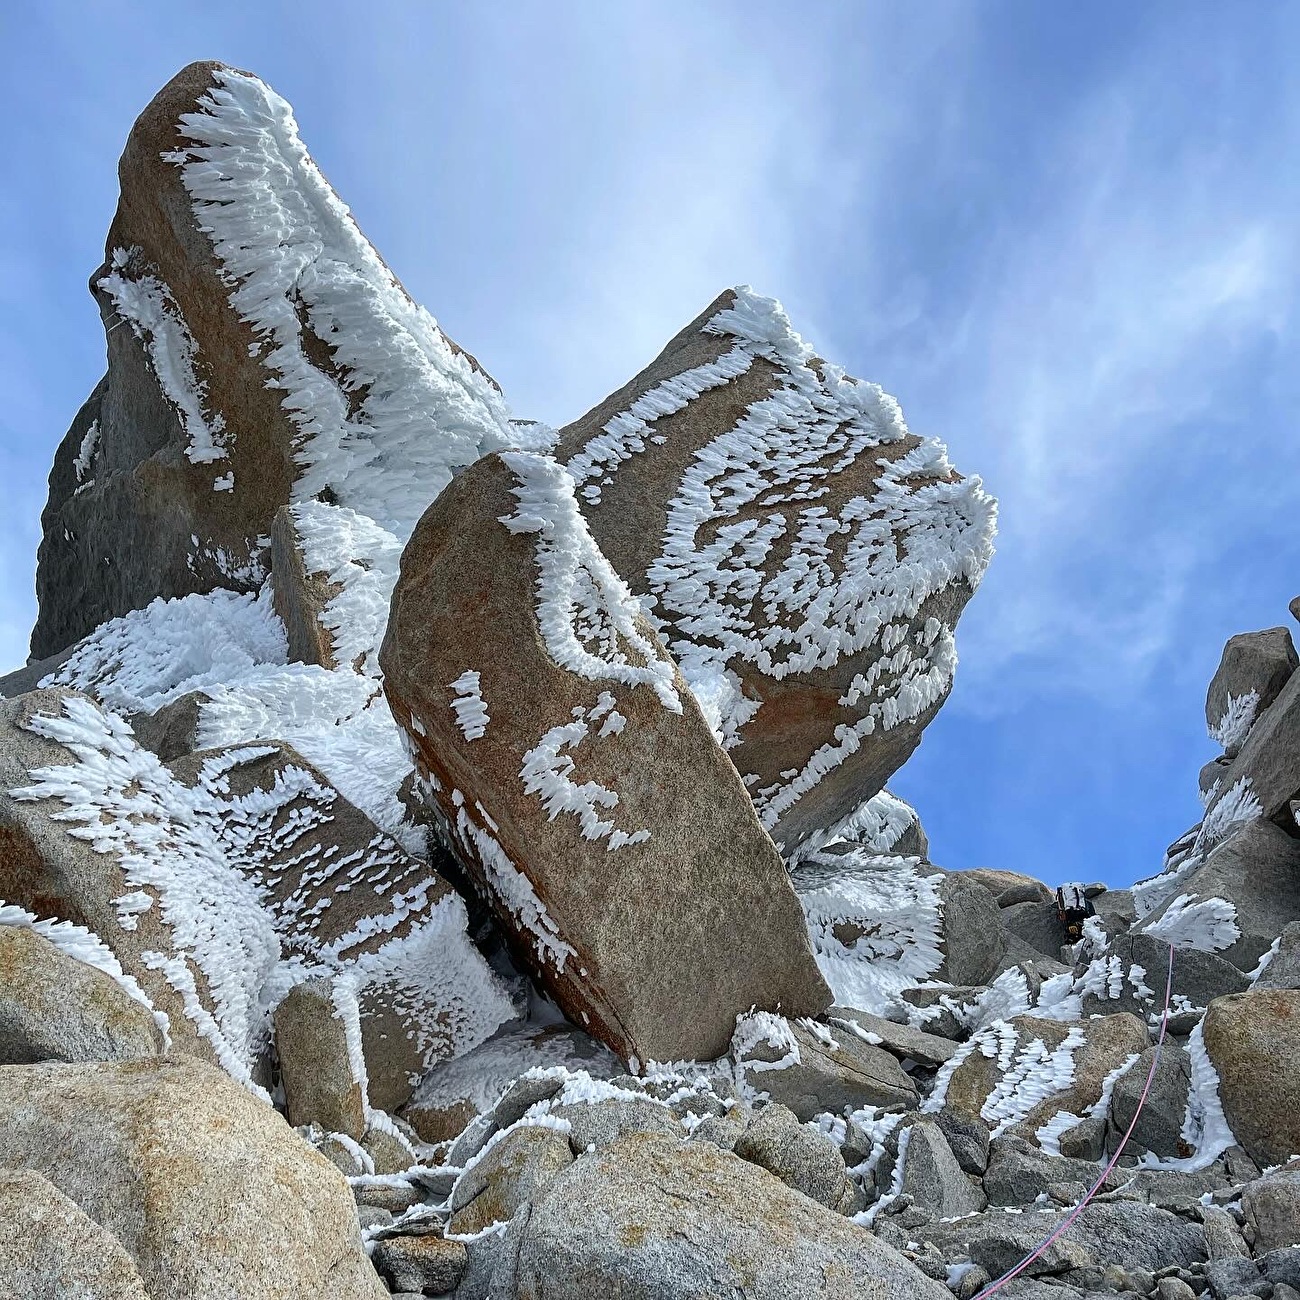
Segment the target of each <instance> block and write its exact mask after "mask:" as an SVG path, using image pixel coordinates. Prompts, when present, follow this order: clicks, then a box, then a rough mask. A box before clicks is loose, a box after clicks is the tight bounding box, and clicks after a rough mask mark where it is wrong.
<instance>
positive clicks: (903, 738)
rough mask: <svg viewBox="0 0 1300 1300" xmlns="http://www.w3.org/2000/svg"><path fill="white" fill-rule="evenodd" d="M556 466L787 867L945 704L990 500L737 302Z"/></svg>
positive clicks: (750, 298) (560, 451) (720, 305)
mask: <svg viewBox="0 0 1300 1300" xmlns="http://www.w3.org/2000/svg"><path fill="white" fill-rule="evenodd" d="M555 454H556V456H557V457H558V458H559V459H560V460H561V461H562V462H563V463H564V464H565V465H566V466H567V467H568V469H569V472H570V473H571V474H572V475H573V478H574V480H575V482H576V483H577V487H578V499H579V501H580V503H581V506H582V510H583V513H584V514H585V515H586V517H587V520H588V522H589V523H590V526H591V532H592V536H593V537H594V538H595V539H596V543H597V545H599V546H600V548H601V550H602V551H604V552H605V554H606V555H607V556H608V557H609V559H610V562H611V563H612V564H613V565H614V567H615V569H616V570H617V571H618V572H619V574H620V575H621V576H622V577H623V579H624V580H625V581H626V582H627V584H628V586H629V587H631V589H632V591H633V593H634V594H635V595H637V596H638V597H639V598H641V600H642V602H643V605H644V607H645V609H646V611H647V613H648V615H649V617H650V619H651V622H652V623H653V624H654V625H655V626H656V627H657V628H658V629H660V631H661V632H662V634H663V637H664V639H665V642H666V644H667V646H668V648H669V650H670V651H671V653H672V654H673V656H674V657H675V658H676V660H677V662H678V663H679V664H680V666H681V670H682V673H683V675H684V676H685V677H686V679H687V681H688V682H689V683H690V685H691V688H692V689H693V690H694V692H695V694H696V696H697V697H698V699H699V700H700V703H701V706H702V707H703V709H704V711H705V713H706V715H707V716H708V718H709V721H710V723H711V725H712V726H713V728H714V731H715V733H716V734H717V736H718V738H719V740H720V741H721V743H722V744H723V746H724V747H725V748H726V749H727V752H728V755H729V757H730V758H731V760H732V762H734V763H735V765H736V767H737V769H738V770H739V772H740V774H741V777H742V778H743V779H744V782H745V785H746V788H747V789H748V790H749V793H750V796H751V797H752V798H753V800H754V804H755V806H756V807H757V809H758V813H759V817H760V818H761V820H762V822H763V825H764V827H765V828H766V829H767V830H768V831H769V832H770V833H771V834H772V837H773V838H774V839H775V840H776V842H777V845H778V847H780V848H782V849H783V850H784V851H785V852H786V853H787V854H789V853H792V852H794V851H796V850H797V849H799V848H800V846H802V845H804V844H805V843H806V842H808V841H810V840H813V841H818V840H820V841H822V842H824V841H825V840H826V839H827V838H829V837H830V833H831V832H830V829H829V828H835V827H836V826H837V823H840V822H841V821H843V820H844V819H845V818H846V817H848V816H849V815H850V814H852V813H853V811H854V810H855V809H856V808H858V807H859V806H860V805H861V804H862V803H863V801H864V800H866V799H868V798H869V797H870V796H872V795H874V794H876V793H877V792H878V791H879V790H881V789H882V788H883V787H884V784H885V782H886V780H887V779H888V778H889V777H890V775H892V774H893V773H894V772H895V771H897V770H898V768H899V767H900V766H901V765H902V764H903V763H904V762H905V761H906V759H907V758H908V756H909V755H910V754H911V753H912V751H913V750H914V749H915V748H916V746H917V744H918V743H919V741H920V738H921V732H922V730H924V728H925V726H926V724H927V723H928V722H929V721H930V719H931V718H933V717H934V715H935V713H936V712H937V711H938V709H939V706H940V705H941V704H942V703H943V701H944V700H945V699H946V698H947V695H948V692H949V690H950V689H951V688H952V678H953V671H954V669H955V667H956V663H957V655H956V649H955V646H954V643H953V635H952V634H953V628H954V627H955V626H956V622H957V618H958V615H959V614H960V613H961V611H962V609H963V607H964V606H965V604H966V602H967V601H968V600H969V599H970V597H971V595H972V593H973V592H974V590H975V588H976V586H978V584H979V581H980V578H981V577H982V576H983V574H984V570H985V568H986V566H987V565H988V561H989V558H990V556H991V555H992V541H993V533H994V526H995V515H996V508H995V503H994V501H993V499H992V498H991V497H990V496H989V495H988V494H987V493H986V492H985V491H984V490H983V487H982V486H981V484H980V481H979V479H977V478H969V479H968V478H963V477H962V476H961V475H960V474H958V473H957V471H956V470H955V469H954V468H953V467H952V466H951V465H950V464H949V463H948V458H947V455H946V453H945V451H944V449H943V447H942V446H941V445H940V444H939V443H938V442H936V441H934V440H933V439H925V438H920V437H917V435H915V434H913V433H910V432H909V431H908V428H907V426H906V424H904V422H903V416H902V413H901V411H900V410H899V408H898V403H897V402H895V401H894V399H893V398H892V397H890V396H889V395H888V394H887V393H885V392H883V391H882V390H881V389H880V388H879V387H878V386H877V385H876V384H869V383H863V382H861V381H859V380H856V379H851V378H849V377H848V376H847V375H845V374H844V372H843V371H842V370H841V369H840V368H839V367H837V366H833V365H830V364H829V363H828V362H825V361H822V360H820V359H819V358H818V357H816V356H815V355H814V353H813V350H812V349H811V348H810V347H809V346H808V344H807V343H805V342H804V341H803V339H801V338H800V337H799V335H798V334H796V333H795V331H794V329H793V328H792V326H791V324H790V321H789V318H788V317H787V316H786V314H785V312H784V311H783V310H782V309H781V306H780V304H779V303H777V302H775V301H774V300H773V299H771V298H763V297H761V296H759V295H758V294H755V293H754V292H753V291H752V290H750V289H748V288H747V287H743V286H742V287H741V288H738V289H729V290H727V291H726V292H725V293H723V294H722V295H721V296H720V297H719V298H718V299H717V300H716V301H715V302H713V303H712V304H711V305H710V306H708V307H707V308H705V310H704V311H703V312H702V313H701V314H700V315H699V316H698V317H697V318H696V319H695V320H694V321H692V322H691V324H689V325H688V326H687V327H686V328H685V329H684V330H682V332H681V333H680V334H678V335H677V337H676V338H674V339H673V340H672V341H671V342H670V343H669V344H668V345H667V346H666V347H665V348H664V350H663V351H662V352H661V353H660V354H659V356H658V357H657V358H656V359H655V360H654V361H653V362H651V363H650V365H649V366H648V367H647V368H646V369H645V370H643V371H642V372H641V373H640V374H639V375H637V376H636V378H634V379H632V380H631V381H630V382H629V383H627V384H626V385H624V387H622V388H620V389H619V390H618V392H616V393H614V394H612V395H611V396H610V397H607V398H606V399H605V400H604V401H603V402H602V403H601V404H600V405H599V406H597V407H595V408H594V409H593V410H591V411H589V412H588V413H587V414H586V415H584V416H583V417H582V418H581V419H579V420H577V421H575V422H574V423H573V424H570V425H568V426H567V427H566V428H564V429H562V430H561V431H560V439H559V443H558V445H557V447H556V451H555Z"/></svg>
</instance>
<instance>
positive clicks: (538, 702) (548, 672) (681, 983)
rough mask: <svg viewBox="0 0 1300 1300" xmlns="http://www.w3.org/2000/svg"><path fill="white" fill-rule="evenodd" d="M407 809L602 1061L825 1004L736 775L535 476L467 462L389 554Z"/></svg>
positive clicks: (634, 610) (685, 1050)
mask: <svg viewBox="0 0 1300 1300" xmlns="http://www.w3.org/2000/svg"><path fill="white" fill-rule="evenodd" d="M380 662H381V664H382V666H383V670H384V690H385V692H386V693H387V696H388V700H389V704H390V706H391V708H392V712H393V716H394V717H395V718H396V719H397V721H398V723H399V725H400V726H402V727H403V728H404V729H405V730H406V734H407V736H408V739H409V741H410V743H411V747H412V751H413V754H414V756H415V761H416V767H417V773H418V776H419V784H420V789H421V791H422V793H423V794H424V796H425V798H426V799H427V800H428V801H429V803H430V804H431V805H432V806H433V807H434V808H435V809H436V812H437V814H438V816H439V818H440V820H441V823H442V826H443V837H444V838H445V840H446V841H447V842H448V843H449V844H451V845H453V846H454V847H455V849H456V851H457V853H458V854H459V855H460V857H461V859H462V861H463V862H464V864H465V866H466V869H467V870H468V871H469V872H470V874H471V875H472V877H473V879H474V880H475V882H476V884H477V886H478V888H479V889H480V890H481V891H482V893H483V895H484V897H485V898H486V899H487V900H488V901H489V903H490V904H491V906H492V908H493V911H494V912H495V915H496V917H497V920H498V922H499V923H500V924H501V926H502V927H503V928H504V930H505V932H506V933H507V934H508V935H509V936H510V937H511V938H512V940H513V942H514V946H515V950H516V952H517V954H518V956H519V958H520V959H521V960H522V961H523V962H525V963H526V964H527V965H528V967H530V968H531V970H532V971H533V972H534V973H535V974H536V975H537V976H538V977H539V978H540V979H541V981H542V982H543V983H544V984H545V985H546V987H547V988H548V989H549V990H550V991H551V992H552V994H553V995H554V997H555V998H556V1000H557V1001H558V1002H559V1003H560V1005H561V1006H562V1007H563V1008H564V1009H565V1011H566V1013H567V1014H568V1016H569V1019H570V1020H571V1021H573V1022H574V1023H575V1024H576V1025H578V1026H580V1027H581V1028H583V1029H586V1030H589V1031H590V1032H591V1033H592V1034H594V1035H596V1036H597V1037H599V1038H601V1039H602V1040H603V1041H605V1042H606V1043H608V1044H609V1045H610V1046H611V1047H613V1048H614V1049H615V1051H617V1052H618V1053H619V1054H620V1055H621V1056H622V1057H623V1058H624V1059H625V1060H629V1061H630V1060H631V1059H632V1058H636V1059H637V1060H638V1061H647V1060H658V1061H671V1060H682V1059H711V1058H714V1057H717V1056H720V1055H721V1054H722V1053H723V1052H724V1051H725V1050H726V1047H727V1043H728V1042H729V1040H730V1038H731V1032H732V1028H733V1026H734V1024H735V1018H736V1016H737V1015H738V1014H740V1013H741V1012H743V1011H747V1010H748V1009H749V1008H750V1007H753V1006H758V1007H765V1008H775V1007H777V1006H780V1007H782V1008H783V1009H785V1010H787V1011H788V1012H789V1013H790V1014H792V1015H815V1014H817V1013H818V1012H819V1011H821V1010H822V1009H823V1008H825V1007H826V1006H827V1005H828V1004H829V1003H830V1001H831V996H830V991H829V989H828V988H827V987H826V984H825V982H824V981H823V979H822V977H821V975H820V974H819V973H818V970H817V965H816V962H815V961H814V960H813V955H812V952H811V949H810V947H809V942H808V936H807V932H806V930H805V928H804V923H803V915H802V912H801V911H800V908H799V902H798V899H797V898H796V897H795V895H794V891H793V890H792V889H791V887H790V884H789V880H788V877H787V875H786V870H785V866H784V864H783V863H782V861H781V858H780V856H779V855H778V854H777V852H776V850H775V849H774V848H773V846H772V842H771V840H770V839H768V837H767V835H766V834H765V832H764V831H763V828H762V826H761V825H760V824H759V821H758V818H757V816H756V815H755V812H754V808H753V805H752V804H751V803H750V800H749V797H748V795H747V794H746V791H745V787H744V785H743V784H742V782H741V780H740V778H739V776H738V775H737V774H736V770H735V768H734V767H732V765H731V763H730V762H729V761H728V759H727V756H726V754H724V753H723V751H722V750H721V749H720V748H719V747H718V745H717V744H716V742H715V741H714V739H713V736H712V735H711V733H710V731H709V728H708V725H707V723H706V722H705V720H704V717H703V715H702V714H701V713H700V711H699V707H698V706H697V704H696V702H695V700H694V697H693V696H692V695H691V693H690V691H689V690H688V689H687V688H686V685H685V682H684V681H683V680H682V678H681V675H680V674H679V673H678V672H677V670H676V668H675V666H674V664H673V662H672V660H671V659H670V658H669V657H668V656H667V654H666V653H665V652H664V650H663V647H662V645H661V644H660V642H659V641H658V639H657V638H656V636H655V634H654V632H653V631H652V630H651V627H650V625H649V623H648V622H646V620H645V618H644V617H643V616H642V614H641V612H640V609H639V607H638V606H637V604H636V602H635V601H634V600H633V599H632V597H631V595H630V594H629V593H628V590H627V588H626V586H624V584H623V583H622V581H621V580H620V579H619V578H618V576H617V575H616V574H615V573H614V571H613V570H612V569H611V568H610V566H609V564H608V562H607V561H606V559H605V558H604V556H602V555H601V553H600V551H599V550H597V548H596V546H595V544H594V543H593V541H592V540H591V536H590V534H589V533H588V531H587V528H586V525H585V524H584V522H583V520H582V517H581V515H580V514H579V513H578V509H577V505H576V502H575V500H574V495H573V482H572V479H570V477H569V476H568V475H567V474H566V473H565V472H564V471H563V470H562V469H561V468H560V467H559V465H557V464H556V463H555V462H554V461H552V460H549V459H547V458H545V457H541V456H535V455H527V454H522V453H507V454H505V455H493V456H488V457H485V458H484V459H483V460H480V461H479V462H478V463H477V464H475V465H473V466H472V467H471V468H469V469H467V470H466V471H465V472H464V473H462V474H460V475H459V476H458V477H457V478H455V479H454V480H453V481H452V483H451V484H450V485H449V486H448V487H447V488H446V489H445V490H444V491H443V493H442V495H441V496H440V497H439V498H438V500H437V501H436V502H435V503H434V505H433V506H431V507H430V509H429V510H428V511H427V512H426V513H425V515H424V517H423V518H422V519H421V520H420V523H419V525H418V527H417V528H416V530H415V533H414V535H413V536H412V538H411V541H410V544H409V545H408V546H407V548H406V550H405V552H404V553H403V555H402V566H401V577H400V578H399V580H398V583H397V587H396V589H395V591H394V593H393V604H392V611H391V614H390V618H389V622H388V631H387V634H386V636H385V638H384V643H383V646H382V649H381V652H380Z"/></svg>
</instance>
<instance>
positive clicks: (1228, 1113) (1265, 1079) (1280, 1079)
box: [1202, 989, 1300, 1169]
mask: <svg viewBox="0 0 1300 1300" xmlns="http://www.w3.org/2000/svg"><path fill="white" fill-rule="evenodd" d="M1202 1033H1203V1036H1204V1042H1205V1051H1206V1053H1207V1054H1208V1056H1209V1058H1210V1063H1211V1064H1212V1065H1213V1066H1214V1068H1215V1070H1216V1071H1217V1072H1218V1075H1219V1103H1220V1105H1221V1106H1222V1107H1223V1115H1224V1118H1225V1119H1226V1120H1227V1121H1228V1125H1229V1126H1230V1127H1231V1129H1232V1132H1233V1133H1234V1134H1235V1135H1236V1138H1237V1141H1238V1142H1239V1143H1241V1145H1242V1146H1243V1147H1245V1149H1246V1151H1247V1153H1248V1154H1249V1156H1250V1158H1251V1159H1252V1160H1254V1161H1255V1163H1256V1164H1257V1165H1259V1167H1260V1168H1261V1169H1263V1168H1265V1167H1266V1166H1268V1165H1277V1164H1281V1163H1282V1162H1283V1161H1285V1160H1289V1159H1290V1158H1291V1157H1292V1156H1293V1155H1295V1154H1296V1153H1297V1152H1300V990H1296V989H1253V990H1251V991H1249V992H1246V993H1235V994H1232V995H1231V996H1229V997H1223V998H1216V999H1215V1000H1214V1001H1213V1002H1211V1003H1210V1006H1209V1009H1208V1010H1207V1011H1206V1013H1205V1020H1204V1022H1203V1029H1202Z"/></svg>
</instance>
